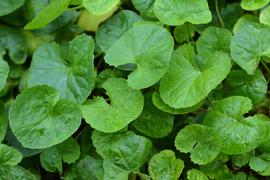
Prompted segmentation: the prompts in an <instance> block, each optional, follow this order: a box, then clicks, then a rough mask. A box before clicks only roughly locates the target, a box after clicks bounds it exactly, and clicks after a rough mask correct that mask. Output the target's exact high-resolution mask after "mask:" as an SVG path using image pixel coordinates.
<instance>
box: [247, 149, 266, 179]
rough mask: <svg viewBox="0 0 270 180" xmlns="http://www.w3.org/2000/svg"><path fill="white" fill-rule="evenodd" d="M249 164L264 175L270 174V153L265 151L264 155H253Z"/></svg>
mask: <svg viewBox="0 0 270 180" xmlns="http://www.w3.org/2000/svg"><path fill="white" fill-rule="evenodd" d="M249 166H250V168H251V169H252V170H254V171H256V172H258V173H259V174H260V175H262V176H270V154H269V153H263V154H262V155H259V156H254V157H252V158H251V159H250V161H249Z"/></svg>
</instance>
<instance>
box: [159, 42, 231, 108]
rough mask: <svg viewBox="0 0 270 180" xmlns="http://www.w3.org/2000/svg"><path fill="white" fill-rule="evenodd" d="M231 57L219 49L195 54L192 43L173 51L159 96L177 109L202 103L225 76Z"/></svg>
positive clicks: (161, 83)
mask: <svg viewBox="0 0 270 180" xmlns="http://www.w3.org/2000/svg"><path fill="white" fill-rule="evenodd" d="M230 68H231V59H230V57H229V55H227V54H226V53H224V52H221V51H216V52H213V53H211V54H209V55H208V57H201V56H196V55H195V52H194V48H193V47H192V46H191V45H190V44H186V45H183V46H180V47H179V48H178V49H177V50H175V51H174V53H173V55H172V60H171V64H170V68H169V70H168V72H167V73H166V74H165V75H164V76H163V78H162V79H161V81H160V87H159V92H160V97H161V99H162V100H163V101H164V102H165V103H166V104H168V105H169V106H171V107H173V108H175V109H183V108H189V107H192V106H194V105H196V104H198V103H199V102H201V101H202V100H203V99H204V98H206V96H207V95H208V94H209V93H210V91H211V90H213V89H215V88H216V87H217V86H218V85H219V84H220V83H221V82H222V81H223V79H225V77H226V76H227V74H228V73H229V71H230Z"/></svg>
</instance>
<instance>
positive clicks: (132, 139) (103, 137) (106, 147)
mask: <svg viewBox="0 0 270 180" xmlns="http://www.w3.org/2000/svg"><path fill="white" fill-rule="evenodd" d="M92 141H93V145H94V146H95V148H96V151H97V153H98V154H99V155H100V156H101V157H102V158H103V159H105V160H109V161H111V162H112V163H113V164H115V165H116V166H118V167H120V168H122V169H125V170H138V169H139V168H140V167H141V166H142V165H143V164H144V162H145V161H146V159H147V157H148V155H149V153H150V151H151V149H152V143H151V141H150V140H148V139H147V138H145V137H143V136H139V135H136V134H134V133H133V132H131V131H128V132H125V133H121V134H105V133H101V132H98V131H94V132H93V134H92Z"/></svg>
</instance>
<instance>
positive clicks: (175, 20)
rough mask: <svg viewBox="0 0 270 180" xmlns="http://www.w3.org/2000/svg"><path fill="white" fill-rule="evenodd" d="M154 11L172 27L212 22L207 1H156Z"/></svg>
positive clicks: (162, 20)
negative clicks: (189, 23)
mask: <svg viewBox="0 0 270 180" xmlns="http://www.w3.org/2000/svg"><path fill="white" fill-rule="evenodd" d="M154 10H155V14H156V16H157V18H158V19H159V20H160V21H161V22H162V23H164V24H168V25H171V26H178V25H182V24H184V23H185V22H191V23H192V24H206V23H208V22H210V21H211V20H212V15H211V12H210V10H209V8H208V3H207V0H156V1H155V5H154Z"/></svg>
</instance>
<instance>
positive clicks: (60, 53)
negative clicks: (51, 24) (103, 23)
mask: <svg viewBox="0 0 270 180" xmlns="http://www.w3.org/2000/svg"><path fill="white" fill-rule="evenodd" d="M93 51H94V41H93V39H92V38H91V37H90V36H87V35H86V34H83V35H80V36H77V37H76V38H74V39H73V40H72V41H71V42H70V43H69V47H68V49H64V47H61V48H60V46H59V45H58V44H55V43H50V44H45V45H43V46H41V47H40V48H38V49H37V50H36V52H35V53H34V55H33V60H32V63H31V67H30V71H29V77H28V85H29V87H32V86H36V85H49V86H51V87H54V88H55V89H57V90H58V91H59V92H60V95H61V98H63V99H70V100H73V101H76V102H78V103H80V104H81V103H83V102H84V101H85V100H86V99H87V97H88V96H89V95H90V93H91V91H92V89H93V88H94V85H95V70H94V65H93V59H94V55H93Z"/></svg>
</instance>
